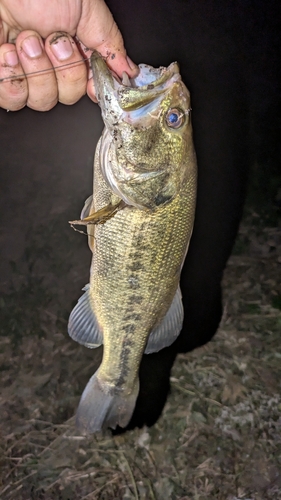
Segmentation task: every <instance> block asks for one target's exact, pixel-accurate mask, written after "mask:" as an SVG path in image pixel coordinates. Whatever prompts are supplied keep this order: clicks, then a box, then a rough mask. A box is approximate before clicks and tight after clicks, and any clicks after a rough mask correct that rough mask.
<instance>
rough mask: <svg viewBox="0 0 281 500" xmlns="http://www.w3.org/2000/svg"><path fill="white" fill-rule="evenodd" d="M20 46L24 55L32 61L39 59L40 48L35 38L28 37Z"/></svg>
mask: <svg viewBox="0 0 281 500" xmlns="http://www.w3.org/2000/svg"><path fill="white" fill-rule="evenodd" d="M21 46H22V48H23V50H24V52H25V53H26V55H27V56H28V57H31V58H32V59H34V58H36V57H39V56H41V54H42V46H41V43H40V40H39V38H37V36H29V37H28V38H26V39H25V40H24V41H23V42H22V44H21Z"/></svg>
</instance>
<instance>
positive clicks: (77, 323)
mask: <svg viewBox="0 0 281 500" xmlns="http://www.w3.org/2000/svg"><path fill="white" fill-rule="evenodd" d="M83 290H85V293H84V294H83V295H82V297H80V299H79V300H78V302H77V304H76V306H75V307H74V309H73V310H72V312H71V314H70V317H69V320H68V334H69V336H70V337H71V338H72V339H73V340H75V341H76V342H78V343H79V344H82V345H84V346H86V347H89V348H90V349H94V348H95V347H99V346H100V345H101V344H102V343H103V335H102V330H101V328H100V326H99V324H98V321H97V319H96V316H95V313H94V311H93V308H92V305H91V297H90V285H86V286H85V287H84V288H83Z"/></svg>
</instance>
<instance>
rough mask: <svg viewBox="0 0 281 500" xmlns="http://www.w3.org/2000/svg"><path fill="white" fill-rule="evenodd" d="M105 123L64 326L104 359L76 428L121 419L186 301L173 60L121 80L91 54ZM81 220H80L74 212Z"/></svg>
mask: <svg viewBox="0 0 281 500" xmlns="http://www.w3.org/2000/svg"><path fill="white" fill-rule="evenodd" d="M91 65H92V70H93V74H94V81H95V89H96V95H97V99H98V102H99V105H100V107H101V111H102V117H103V120H104V123H105V129H104V131H103V134H102V137H101V139H100V141H99V143H98V146H97V149H96V154H95V160H94V184H93V196H92V197H91V198H89V199H88V200H87V201H86V203H85V206H84V209H83V211H82V214H81V219H82V221H81V223H85V224H87V231H88V235H89V246H90V248H91V250H92V253H93V258H92V265H91V271H90V284H89V285H87V286H86V287H85V289H84V290H85V293H84V295H82V297H81V298H80V299H79V301H78V303H77V305H76V306H75V308H74V309H73V311H72V313H71V315H70V319H69V325H68V331H69V335H70V336H71V337H72V338H73V339H74V340H76V341H77V342H79V343H81V344H84V345H85V346H87V347H90V348H94V347H97V346H99V345H101V344H103V359H102V363H101V365H100V367H99V369H98V370H97V372H96V373H95V374H94V375H93V376H92V377H91V379H90V380H89V382H88V384H87V386H86V388H85V390H84V392H83V394H82V397H81V400H80V404H79V407H78V411H77V419H76V421H77V425H78V427H79V428H80V429H81V430H82V431H87V432H97V431H100V430H101V429H102V428H104V427H111V428H115V427H116V426H117V425H119V426H121V427H125V426H126V425H127V424H128V423H129V420H130V418H131V416H132V413H133V410H134V407H135V403H136V399H137V396H138V392H139V379H138V371H139V366H140V362H141V358H142V355H143V353H144V352H145V353H152V352H155V351H159V350H160V349H163V348H164V347H167V346H169V345H170V344H172V343H173V342H174V341H175V339H176V338H177V336H178V335H179V333H180V330H181V327H182V322H183V307H182V301H181V293H180V289H179V279H180V272H181V268H182V265H183V261H184V258H185V255H186V252H187V249H188V244H189V240H190V237H191V233H192V227H193V220H194V212H195V200H196V178H197V167H196V156H195V151H194V147H193V141H192V127H191V120H190V109H191V108H190V96H189V92H188V90H187V88H186V87H185V85H184V83H183V82H182V80H181V76H180V73H179V68H178V65H177V64H176V63H172V64H171V65H170V66H169V67H168V68H163V67H161V68H159V69H155V68H152V67H150V66H147V65H140V66H139V67H140V73H139V75H138V76H137V77H136V78H135V79H133V80H129V78H128V76H127V75H126V74H124V75H123V81H122V82H121V81H119V79H118V78H117V77H115V76H113V75H112V73H111V72H110V70H109V69H108V67H107V65H106V63H105V61H104V59H103V58H102V57H101V56H100V54H98V53H97V52H94V53H93V55H92V58H91ZM76 222H78V221H76Z"/></svg>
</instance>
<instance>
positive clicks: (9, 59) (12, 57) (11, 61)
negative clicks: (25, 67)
mask: <svg viewBox="0 0 281 500" xmlns="http://www.w3.org/2000/svg"><path fill="white" fill-rule="evenodd" d="M4 60H5V63H6V64H7V65H8V66H17V64H18V63H19V59H18V55H17V53H16V51H15V50H11V51H9V52H6V54H4Z"/></svg>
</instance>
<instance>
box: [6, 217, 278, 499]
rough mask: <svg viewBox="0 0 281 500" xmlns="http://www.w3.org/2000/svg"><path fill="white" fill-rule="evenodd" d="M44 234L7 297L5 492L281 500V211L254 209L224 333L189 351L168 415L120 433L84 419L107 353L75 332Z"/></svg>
mask: <svg viewBox="0 0 281 500" xmlns="http://www.w3.org/2000/svg"><path fill="white" fill-rule="evenodd" d="M51 229H52V231H54V230H55V229H56V230H57V232H58V235H60V236H61V235H62V234H63V231H64V229H61V228H58V226H57V225H56V226H55V227H54V228H51ZM36 235H37V236H36ZM74 236H75V238H78V239H79V237H80V235H77V234H76V233H74ZM36 237H37V246H36V245H35V246H34V244H32V245H30V246H29V249H28V248H27V255H26V263H27V268H28V273H27V275H26V276H28V279H22V280H19V279H18V280H17V283H18V284H17V286H15V288H14V290H12V291H11V292H9V293H7V294H6V295H3V296H2V298H1V304H0V307H1V308H2V313H3V314H2V318H3V320H2V322H1V326H0V329H1V337H0V342H1V345H0V361H1V372H0V375H1V385H2V387H3V388H4V389H3V391H2V394H1V400H0V406H1V421H0V430H1V437H0V448H1V456H0V463H1V472H0V480H1V482H0V498H1V499H2V500H6V499H7V500H14V499H17V500H30V499H34V500H35V499H36V500H37V499H38V500H39V499H47V500H48V499H50V500H51V499H56V500H57V499H61V500H75V499H77V498H79V499H80V500H86V499H87V500H93V499H100V500H112V499H122V500H130V499H139V500H142V499H143V500H144V499H153V500H156V499H157V500H162V499H171V500H176V499H178V500H193V499H194V500H203V499H210V500H211V499H216V500H238V499H244V500H267V499H272V500H278V499H281V416H280V415H281V391H280V380H281V347H280V330H281V288H280V267H281V229H280V220H279V221H278V218H276V217H275V219H274V221H272V220H271V221H269V220H267V219H265V218H263V217H262V215H261V214H260V213H257V212H256V211H255V210H253V209H251V208H249V207H248V208H247V209H246V210H245V215H244V218H243V222H242V224H241V227H240V231H239V237H238V239H237V243H236V246H235V249H234V252H233V254H232V256H231V258H230V260H229V262H228V265H227V268H226V271H225V274H224V281H223V290H224V314H223V319H222V321H221V325H220V328H219V330H218V333H217V334H216V336H215V338H214V339H213V340H212V341H211V342H210V343H209V344H208V345H206V346H204V347H202V348H200V349H197V350H195V351H194V352H192V353H188V354H184V355H179V356H178V358H177V361H176V363H175V365H174V368H173V372H172V377H171V385H172V390H171V394H170V396H169V399H168V402H167V404H166V406H165V410H164V412H163V415H162V416H161V418H160V419H159V421H158V422H157V424H156V425H154V426H153V427H152V428H144V429H137V430H134V431H130V432H127V433H126V434H124V435H121V436H115V437H113V436H112V435H111V433H110V432H109V431H108V432H107V433H104V434H103V435H101V434H100V435H97V436H92V437H84V436H81V435H79V433H78V432H77V430H76V429H75V425H74V417H73V415H74V413H75V409H76V408H77V405H78V402H79V397H80V394H81V387H83V386H84V385H85V384H86V382H87V380H88V378H89V376H90V375H91V374H92V373H94V371H95V369H96V367H97V365H98V364H99V360H100V356H101V352H100V351H97V352H96V353H93V351H90V350H87V349H86V348H83V347H81V346H78V345H77V344H75V343H74V342H73V341H72V340H71V339H70V338H68V336H67V331H66V326H67V311H63V308H62V313H61V314H60V313H59V312H54V310H55V309H54V307H53V303H54V300H53V297H50V294H49V290H48V286H51V285H50V284H49V285H48V283H46V282H43V281H42V280H41V279H40V278H38V276H40V273H39V272H38V269H36V262H35V261H34V259H33V254H34V252H35V253H36V252H37V253H40V252H42V251H43V248H38V245H39V243H38V242H39V241H40V238H38V233H35V234H34V238H35V240H36ZM75 238H74V239H75ZM81 238H83V236H81ZM72 241H74V240H72ZM57 248H58V250H57V251H58V252H60V251H61V250H60V245H59V236H58V245H57ZM47 253H48V252H47ZM64 261H66V262H67V257H66V256H65V255H64ZM34 262H35V264H34ZM53 266H54V269H55V270H56V273H58V272H59V271H60V272H61V273H62V274H63V273H64V267H63V264H62V263H61V264H60V265H58V264H57V263H53ZM39 267H40V265H39ZM58 268H59V271H58ZM78 268H79V266H78ZM78 271H79V269H78ZM78 271H77V269H76V271H75V272H78ZM13 272H14V274H15V275H16V274H17V266H16V265H14V269H13ZM50 283H52V278H50ZM67 293H70V292H69V291H68V292H67ZM74 299H76V297H73V300H74ZM34 311H36V314H34Z"/></svg>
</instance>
